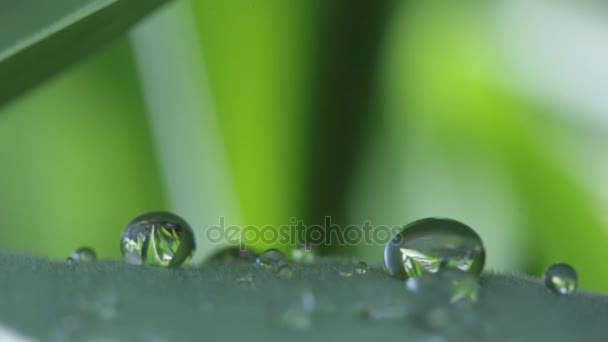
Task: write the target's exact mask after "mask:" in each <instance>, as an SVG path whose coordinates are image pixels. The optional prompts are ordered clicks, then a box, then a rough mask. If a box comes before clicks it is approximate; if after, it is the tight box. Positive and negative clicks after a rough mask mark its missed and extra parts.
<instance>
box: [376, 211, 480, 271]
mask: <svg viewBox="0 0 608 342" xmlns="http://www.w3.org/2000/svg"><path fill="white" fill-rule="evenodd" d="M485 257H486V254H485V249H484V247H483V243H482V241H481V238H480V237H479V235H477V233H475V231H474V230H473V229H471V228H469V227H468V226H466V225H465V224H463V223H460V222H458V221H455V220H451V219H444V218H426V219H422V220H418V221H414V222H412V223H410V224H408V225H406V226H405V227H404V228H403V229H402V230H401V231H400V232H399V233H397V234H396V235H395V236H393V238H392V239H391V240H390V241H389V242H388V243H387V244H386V246H385V248H384V264H385V266H386V269H387V271H388V272H389V273H390V274H392V275H394V276H398V277H418V276H421V275H422V274H425V273H437V272H438V271H439V270H443V269H459V270H461V271H463V272H468V273H471V274H475V275H476V276H477V275H479V274H480V273H481V271H482V270H483V266H484V263H485Z"/></svg>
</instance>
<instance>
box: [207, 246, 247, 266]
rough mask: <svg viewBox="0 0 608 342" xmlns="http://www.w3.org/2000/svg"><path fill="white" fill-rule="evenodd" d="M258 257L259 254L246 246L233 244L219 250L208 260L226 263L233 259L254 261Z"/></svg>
mask: <svg viewBox="0 0 608 342" xmlns="http://www.w3.org/2000/svg"><path fill="white" fill-rule="evenodd" d="M256 258H257V254H256V253H255V252H254V251H252V250H250V249H248V248H245V247H244V249H241V247H238V246H231V247H227V248H224V249H221V250H219V251H217V252H216V253H215V254H213V256H211V257H210V258H209V259H208V261H207V262H209V263H225V262H233V261H245V262H252V261H254V260H255V259H256Z"/></svg>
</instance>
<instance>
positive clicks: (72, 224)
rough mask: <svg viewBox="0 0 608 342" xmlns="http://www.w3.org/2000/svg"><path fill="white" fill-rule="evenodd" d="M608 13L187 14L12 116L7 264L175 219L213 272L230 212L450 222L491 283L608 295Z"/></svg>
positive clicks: (473, 9) (169, 13) (166, 17)
mask: <svg viewBox="0 0 608 342" xmlns="http://www.w3.org/2000/svg"><path fill="white" fill-rule="evenodd" d="M606 13H608V12H606V7H605V6H603V5H602V4H601V3H600V2H594V1H584V2H579V3H577V4H567V3H557V2H550V1H541V2H537V3H529V2H527V1H523V0H517V1H506V0H505V1H492V2H482V1H468V2H440V1H429V2H425V3H424V4H414V3H411V2H405V1H396V0H395V1H391V0H379V1H376V2H374V3H373V4H372V3H364V4H358V3H356V2H351V1H345V0H336V1H322V0H311V1H282V0H264V1H252V0H247V1H245V0H231V1H192V2H188V1H186V0H180V1H178V2H176V3H173V4H171V5H169V6H165V7H164V8H162V9H161V10H160V11H158V12H157V13H155V14H154V15H153V16H152V17H150V18H147V19H146V20H145V22H142V23H141V24H140V25H139V26H137V27H136V28H135V29H134V30H133V31H132V32H130V33H129V34H128V35H125V36H123V37H121V38H119V39H117V40H115V41H114V42H113V43H112V44H111V45H110V46H107V47H105V48H103V49H102V50H100V51H98V52H96V53H95V54H93V55H91V56H89V57H88V58H87V59H85V60H84V61H82V62H80V63H78V64H77V65H74V66H72V67H70V68H69V69H67V70H65V71H64V72H62V73H61V74H60V75H58V76H56V77H54V78H53V79H51V80H50V81H47V82H45V83H44V84H43V85H41V86H39V87H37V88H35V89H33V90H31V91H29V92H28V93H27V94H25V95H24V96H21V97H19V98H18V99H16V100H14V101H12V102H10V103H9V104H8V105H5V106H4V107H2V108H0V163H1V164H0V217H2V221H3V227H4V234H3V236H2V239H0V248H2V249H5V250H13V251H23V252H27V253H33V254H41V255H48V256H50V257H52V258H64V257H66V256H67V255H69V254H70V253H71V251H72V250H73V249H75V248H76V247H78V246H81V245H89V246H91V247H93V248H94V249H96V250H97V252H98V254H99V255H100V256H101V257H108V258H117V257H119V253H120V252H119V249H118V241H117V240H118V236H119V234H120V231H121V230H122V228H123V227H124V225H125V224H126V223H127V222H128V221H129V220H130V219H131V218H133V217H135V216H136V215H138V214H139V213H141V212H144V211H148V210H156V209H168V210H173V211H176V212H177V213H179V214H181V215H183V216H184V217H185V218H187V219H188V220H189V221H191V222H192V223H193V225H194V226H196V229H197V230H198V232H199V237H198V238H199V241H198V242H199V246H200V248H199V250H198V254H197V256H198V260H201V259H203V258H204V257H205V256H206V255H209V254H210V253H211V252H212V251H213V249H214V248H217V246H211V245H210V244H209V243H206V242H205V241H204V239H203V238H204V234H203V233H201V232H202V231H203V230H204V228H205V227H208V226H209V225H212V224H215V223H217V222H218V217H219V216H224V217H226V220H227V222H229V223H232V224H238V225H241V226H245V225H255V226H258V227H262V226H264V225H281V224H288V223H289V222H290V218H292V217H295V218H298V219H302V220H304V221H305V222H306V223H320V222H323V218H324V217H325V216H327V215H329V216H332V218H333V221H334V222H335V223H339V224H342V225H347V224H362V223H363V222H364V221H366V220H370V221H371V222H372V223H373V224H376V225H380V224H383V225H403V224H405V223H408V222H410V221H413V220H415V219H418V218H421V217H426V216H446V217H452V218H455V219H458V220H461V221H463V222H465V223H467V224H469V225H470V226H472V227H473V228H474V229H476V230H477V231H478V232H479V233H480V235H481V236H482V238H483V239H484V241H485V244H486V247H487V250H488V268H490V269H494V270H499V271H507V272H511V271H518V272H528V273H531V274H540V273H541V272H542V270H543V269H544V268H545V267H547V266H548V265H549V264H550V263H552V262H556V261H566V262H569V263H571V264H573V265H574V266H575V267H576V268H577V270H578V272H579V276H580V283H581V286H582V287H584V288H589V289H594V290H603V291H608V272H605V271H604V270H603V268H604V262H603V261H604V260H606V259H607V258H608V248H606V246H608V211H606V210H605V209H604V208H605V207H606V204H607V203H608V181H606V178H607V177H608V176H606V175H608V172H607V171H608V154H607V153H606V151H605V148H604V147H605V146H607V145H606V143H607V142H608V97H606V89H608V41H607V40H606V39H604V38H605V37H606V34H608V20H606V19H607V18H606ZM0 81H2V82H9V81H10V80H0ZM283 247H284V246H283ZM257 248H258V249H261V248H264V246H257ZM284 248H287V247H284ZM381 250H382V246H379V245H378V246H363V245H362V246H355V247H350V248H348V249H345V248H340V247H338V246H331V247H326V248H324V251H323V252H324V253H326V254H349V255H356V256H358V257H359V258H362V259H364V260H368V261H369V262H372V263H380V262H381Z"/></svg>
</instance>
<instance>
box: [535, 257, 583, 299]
mask: <svg viewBox="0 0 608 342" xmlns="http://www.w3.org/2000/svg"><path fill="white" fill-rule="evenodd" d="M543 282H544V283H545V286H546V287H547V288H549V289H550V290H551V291H553V292H555V293H557V294H559V295H568V294H570V293H572V292H574V290H576V288H577V287H578V275H577V274H576V270H575V269H574V267H572V266H570V265H569V264H566V263H557V264H553V265H551V266H549V268H547V270H546V271H545V273H544V275H543Z"/></svg>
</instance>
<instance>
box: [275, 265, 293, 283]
mask: <svg viewBox="0 0 608 342" xmlns="http://www.w3.org/2000/svg"><path fill="white" fill-rule="evenodd" d="M277 274H278V275H279V277H281V278H283V279H288V278H291V277H293V268H292V267H291V266H290V265H289V264H283V265H281V266H279V268H278V269H277Z"/></svg>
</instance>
